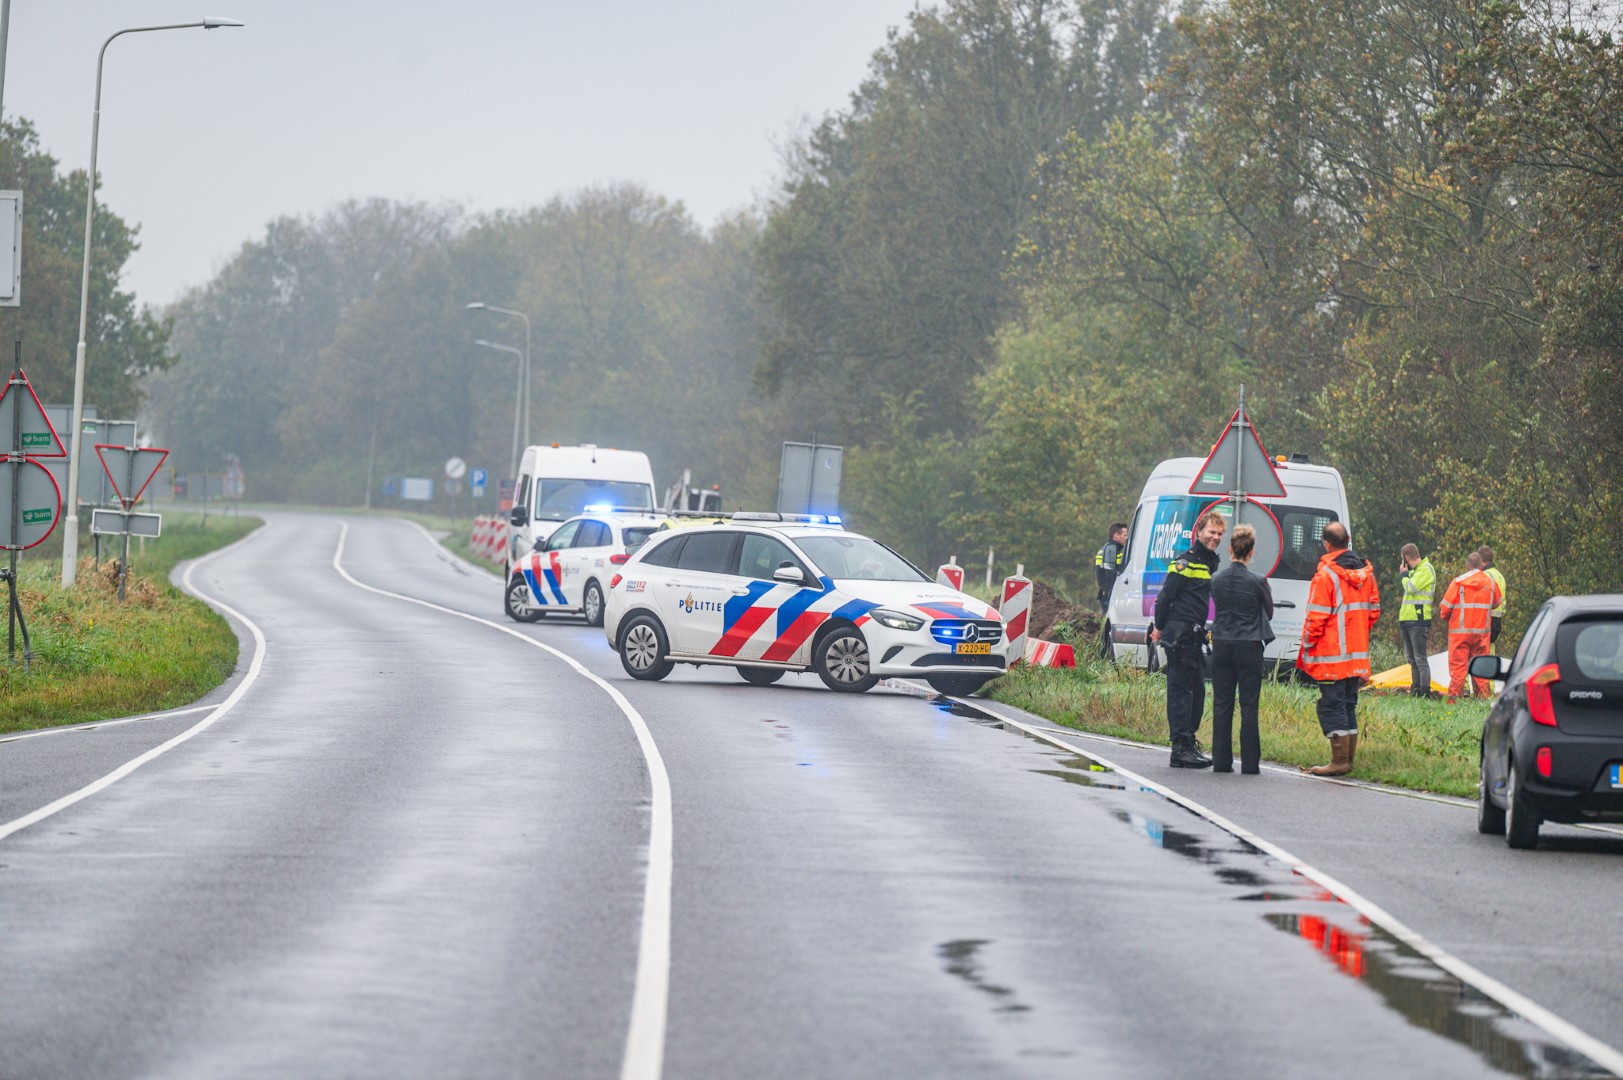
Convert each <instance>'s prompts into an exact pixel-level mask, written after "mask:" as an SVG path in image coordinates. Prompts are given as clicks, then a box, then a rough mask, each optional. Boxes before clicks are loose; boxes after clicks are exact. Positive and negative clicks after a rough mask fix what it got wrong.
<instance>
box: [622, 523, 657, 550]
mask: <svg viewBox="0 0 1623 1080" xmlns="http://www.w3.org/2000/svg"><path fill="white" fill-rule="evenodd" d="M658 531H659V526H658V525H649V526H646V527H641V528H635V529H622V530H620V535H622V536H624V537H625V538H626V550H627V551H636V550H637V549H638V548H640V547H642V546H643V544H645V543H647V542H648V538H649V537H650V536H653V535H654V534H655V533H656V532H658Z"/></svg>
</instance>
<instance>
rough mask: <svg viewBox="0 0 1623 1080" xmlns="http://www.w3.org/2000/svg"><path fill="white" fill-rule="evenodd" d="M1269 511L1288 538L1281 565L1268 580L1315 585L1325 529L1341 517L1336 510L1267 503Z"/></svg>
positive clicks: (1284, 545) (1322, 551) (1271, 501)
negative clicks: (1311, 583)
mask: <svg viewBox="0 0 1623 1080" xmlns="http://www.w3.org/2000/svg"><path fill="white" fill-rule="evenodd" d="M1268 509H1270V510H1272V511H1273V512H1274V516H1275V517H1276V518H1278V519H1279V529H1280V531H1281V532H1283V533H1284V534H1285V536H1284V544H1283V547H1284V551H1283V552H1282V553H1281V555H1280V557H1279V565H1278V566H1276V567H1275V568H1274V572H1273V573H1272V574H1270V575H1269V577H1272V578H1275V579H1276V580H1277V579H1282V580H1285V581H1312V580H1313V575H1314V574H1315V573H1317V572H1318V569H1319V556H1321V555H1323V554H1324V541H1323V540H1322V539H1321V538H1320V537H1321V534H1322V533H1323V532H1324V527H1325V526H1326V525H1328V524H1330V523H1331V522H1332V521H1339V520H1341V519H1340V516H1339V515H1338V514H1337V513H1336V512H1335V511H1334V510H1323V509H1320V508H1319V507H1316V506H1292V505H1290V504H1288V503H1284V504H1281V503H1276V502H1274V501H1273V500H1272V499H1270V500H1269V501H1268Z"/></svg>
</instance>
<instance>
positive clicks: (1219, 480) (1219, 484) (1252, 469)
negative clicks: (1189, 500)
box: [1189, 409, 1285, 498]
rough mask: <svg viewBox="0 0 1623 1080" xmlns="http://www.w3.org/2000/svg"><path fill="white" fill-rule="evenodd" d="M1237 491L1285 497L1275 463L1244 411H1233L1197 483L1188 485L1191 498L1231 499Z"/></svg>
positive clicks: (1270, 496) (1197, 478)
mask: <svg viewBox="0 0 1623 1080" xmlns="http://www.w3.org/2000/svg"><path fill="white" fill-rule="evenodd" d="M1242 485H1243V486H1242ZM1235 491H1243V492H1245V493H1246V494H1247V495H1251V496H1257V497H1261V498H1280V497H1282V496H1283V495H1284V494H1285V485H1284V484H1283V483H1282V482H1281V481H1280V479H1279V473H1278V472H1276V471H1274V462H1273V459H1272V458H1270V457H1269V456H1268V451H1267V450H1265V449H1263V445H1262V439H1260V438H1259V437H1258V436H1257V429H1256V428H1254V427H1252V426H1251V421H1250V419H1249V418H1248V417H1247V416H1246V415H1245V410H1244V409H1236V410H1234V415H1233V416H1232V417H1230V419H1229V425H1228V427H1226V428H1224V429H1223V434H1222V437H1221V438H1219V439H1218V440H1217V445H1216V446H1214V447H1212V453H1211V456H1210V457H1208V458H1207V459H1206V464H1204V465H1202V466H1201V467H1200V471H1199V472H1198V473H1196V474H1195V482H1194V483H1192V484H1190V485H1189V494H1191V495H1228V494H1230V493H1232V492H1235Z"/></svg>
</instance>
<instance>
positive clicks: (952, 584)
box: [935, 555, 964, 592]
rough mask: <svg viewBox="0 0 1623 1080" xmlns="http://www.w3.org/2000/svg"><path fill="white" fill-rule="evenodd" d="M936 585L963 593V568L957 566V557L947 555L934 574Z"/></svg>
mask: <svg viewBox="0 0 1623 1080" xmlns="http://www.w3.org/2000/svg"><path fill="white" fill-rule="evenodd" d="M935 581H936V584H937V585H945V586H946V587H947V588H949V589H957V590H958V591H959V592H963V591H964V568H963V567H962V566H959V565H958V556H956V555H949V556H947V561H946V563H945V564H943V565H942V566H940V567H939V568H937V570H936V572H935Z"/></svg>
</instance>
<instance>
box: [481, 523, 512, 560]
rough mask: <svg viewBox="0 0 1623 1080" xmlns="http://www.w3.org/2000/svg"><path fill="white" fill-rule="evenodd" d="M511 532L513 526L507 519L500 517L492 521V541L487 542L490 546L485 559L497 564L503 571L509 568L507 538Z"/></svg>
mask: <svg viewBox="0 0 1623 1080" xmlns="http://www.w3.org/2000/svg"><path fill="white" fill-rule="evenodd" d="M511 532H512V526H511V525H509V524H508V522H507V519H506V518H504V517H498V518H494V519H492V524H491V527H490V539H489V541H487V543H488V544H489V545H490V546H489V549H488V553H487V554H486V555H485V558H487V559H489V560H490V561H491V562H493V563H496V564H497V565H498V566H501V567H502V568H503V569H505V568H506V567H507V537H508V534H509V533H511Z"/></svg>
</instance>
